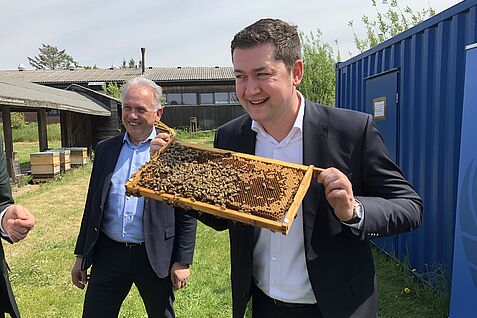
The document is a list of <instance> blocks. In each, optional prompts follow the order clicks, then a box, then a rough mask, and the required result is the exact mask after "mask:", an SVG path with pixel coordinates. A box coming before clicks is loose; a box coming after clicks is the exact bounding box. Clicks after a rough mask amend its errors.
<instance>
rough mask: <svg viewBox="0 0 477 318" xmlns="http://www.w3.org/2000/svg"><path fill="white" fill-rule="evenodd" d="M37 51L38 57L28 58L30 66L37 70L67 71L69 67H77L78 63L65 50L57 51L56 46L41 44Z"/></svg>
mask: <svg viewBox="0 0 477 318" xmlns="http://www.w3.org/2000/svg"><path fill="white" fill-rule="evenodd" d="M38 51H40V53H38V55H36V56H34V57H28V62H29V63H30V65H31V66H33V67H34V68H36V69H37V70H44V69H47V70H55V69H67V68H70V66H74V67H77V66H78V62H76V61H75V60H74V59H73V58H72V57H71V56H70V55H69V54H68V53H66V52H65V50H59V49H58V48H57V47H56V46H52V45H49V44H46V45H45V44H42V47H40V48H38Z"/></svg>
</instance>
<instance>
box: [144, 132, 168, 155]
mask: <svg viewBox="0 0 477 318" xmlns="http://www.w3.org/2000/svg"><path fill="white" fill-rule="evenodd" d="M170 140H171V136H170V135H169V134H166V133H160V134H157V136H156V138H154V139H153V140H152V141H151V148H150V150H149V151H150V152H151V155H153V154H154V153H156V151H159V150H160V149H161V148H162V147H164V146H165V145H166V143H167V142H168V141H170Z"/></svg>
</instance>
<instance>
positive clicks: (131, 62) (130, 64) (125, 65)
mask: <svg viewBox="0 0 477 318" xmlns="http://www.w3.org/2000/svg"><path fill="white" fill-rule="evenodd" d="M140 65H141V62H139V64H137V63H136V60H135V59H134V58H133V57H131V58H130V59H129V61H126V59H123V61H122V62H121V66H120V68H138V67H139V66H140Z"/></svg>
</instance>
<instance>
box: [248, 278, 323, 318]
mask: <svg viewBox="0 0 477 318" xmlns="http://www.w3.org/2000/svg"><path fill="white" fill-rule="evenodd" d="M252 317H253V318H322V317H323V316H322V315H321V312H320V309H319V308H318V304H292V303H284V302H281V301H278V300H275V299H273V298H270V297H269V296H268V295H266V294H265V293H263V292H262V291H261V290H260V288H258V287H257V286H256V285H255V284H253V286H252Z"/></svg>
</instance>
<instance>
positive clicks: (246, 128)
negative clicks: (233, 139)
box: [237, 117, 257, 155]
mask: <svg viewBox="0 0 477 318" xmlns="http://www.w3.org/2000/svg"><path fill="white" fill-rule="evenodd" d="M251 127H252V119H251V118H250V117H248V119H247V120H246V121H245V122H244V123H243V124H242V127H241V130H240V137H239V138H237V151H239V152H243V153H247V154H250V155H254V154H255V143H256V140H257V133H256V132H254V131H253V130H252V128H251Z"/></svg>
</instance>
